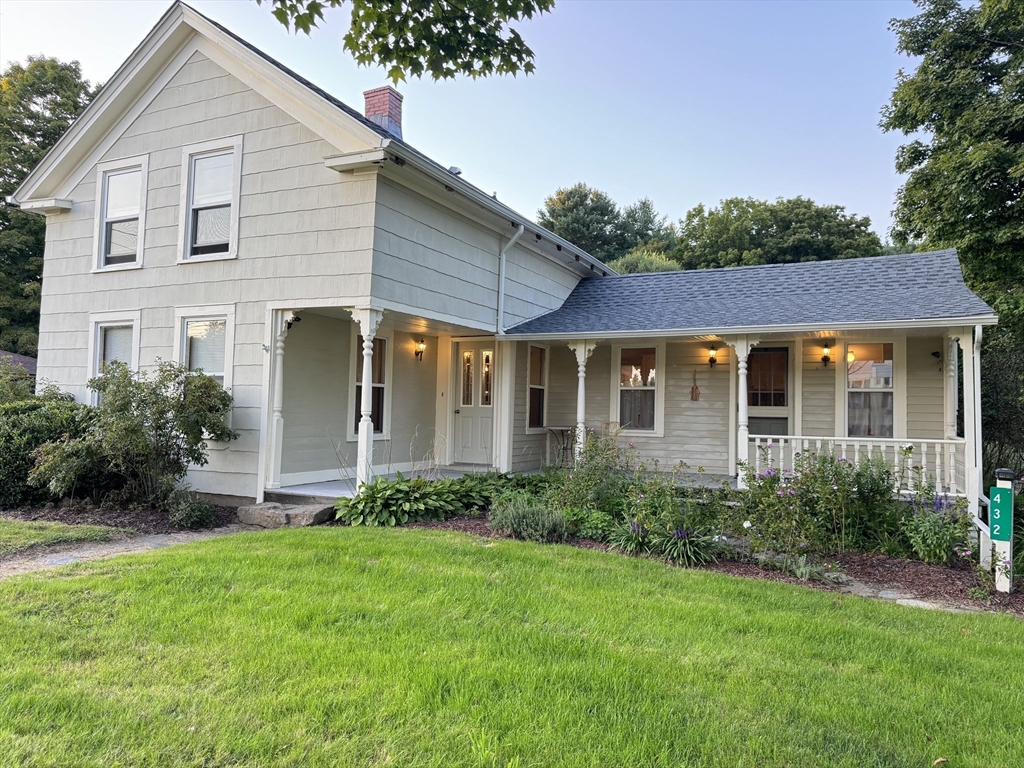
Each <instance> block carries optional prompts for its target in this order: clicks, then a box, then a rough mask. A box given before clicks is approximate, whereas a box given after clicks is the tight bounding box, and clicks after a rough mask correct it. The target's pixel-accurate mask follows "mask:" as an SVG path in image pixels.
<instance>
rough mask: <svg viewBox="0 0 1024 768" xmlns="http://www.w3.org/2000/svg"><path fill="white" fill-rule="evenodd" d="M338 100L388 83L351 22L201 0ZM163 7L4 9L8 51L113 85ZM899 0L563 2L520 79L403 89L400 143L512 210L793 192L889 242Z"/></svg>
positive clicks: (534, 33)
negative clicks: (562, 194) (290, 21)
mask: <svg viewBox="0 0 1024 768" xmlns="http://www.w3.org/2000/svg"><path fill="white" fill-rule="evenodd" d="M191 4H192V5H193V6H194V7H196V8H197V9H198V10H200V11H201V12H203V13H205V14H206V15H208V16H210V17H212V18H213V19H215V20H217V21H219V22H220V23H221V24H223V25H225V26H226V27H228V28H230V29H232V30H233V31H234V32H236V33H237V34H239V35H241V36H242V37H244V38H246V39H247V40H249V41H250V42H251V43H253V44H254V45H256V46H257V47H259V48H261V49H262V50H264V51H266V52H267V53H268V54H270V55H271V56H273V57H274V58H276V59H278V60H279V61H281V62H283V63H284V64H286V65H287V66H289V67H291V68H292V69H294V70H296V71H297V72H299V73H300V74H302V75H303V76H305V77H307V78H308V79H310V80H312V81H313V82H315V83H317V84H318V85H320V86H321V87H323V88H325V89H326V90H328V91H330V92H331V93H333V94H334V95H335V96H337V97H338V98H340V99H342V100H343V101H345V102H347V103H348V104H350V105H352V106H354V107H356V108H357V109H362V104H363V99H362V92H363V91H364V90H366V89H368V88H372V87H375V86H378V85H382V84H384V83H385V82H387V79H386V77H385V76H384V73H383V70H380V69H373V68H366V67H358V66H357V65H356V64H355V63H354V62H353V61H352V59H351V58H350V57H349V56H348V55H347V54H346V53H345V52H344V51H342V49H341V45H340V40H341V37H342V35H343V34H344V33H345V31H346V28H347V13H346V11H345V10H344V9H342V10H340V11H329V12H328V13H327V14H326V20H325V22H324V23H322V24H321V26H320V28H319V29H318V30H315V31H314V32H313V34H312V37H311V38H307V37H306V36H305V35H303V34H299V35H296V34H294V33H289V32H286V31H285V29H284V27H282V26H281V25H280V24H278V23H277V21H276V20H274V19H273V17H271V15H270V11H269V6H268V5H267V4H264V5H263V6H259V5H257V4H256V3H255V2H253V1H252V0H193V2H192V3H191ZM169 5H170V2H169V0H160V1H154V2H150V1H149V0H120V2H117V1H114V2H109V1H101V0H71V1H67V0H31V1H29V0H0V61H2V62H3V64H4V66H6V63H7V62H8V61H12V60H23V59H24V58H25V57H26V56H27V55H29V54H33V53H45V54H47V55H50V56H56V57H58V58H60V59H63V60H78V61H79V62H81V64H82V68H83V71H84V73H85V76H86V77H87V78H89V79H91V80H93V81H105V80H106V79H108V78H109V77H110V76H111V74H113V72H114V71H115V70H116V69H117V67H118V66H119V65H120V64H121V63H122V62H123V60H124V59H125V58H126V57H127V56H128V55H129V54H130V53H131V51H132V49H133V48H134V47H135V46H136V45H137V44H138V43H139V42H140V41H141V40H142V38H143V36H144V35H145V34H146V33H147V32H148V31H149V29H150V28H151V27H152V26H153V24H155V23H156V21H157V20H158V19H159V18H160V16H161V14H162V13H163V12H164V11H165V10H166V9H167V8H168V7H169ZM914 10H915V8H914V6H913V4H912V3H911V2H910V0H799V1H798V0H789V1H786V0H747V1H743V0H708V1H706V2H683V1H679V2H670V1H669V0H662V1H661V2H645V1H643V0H627V1H626V2H613V1H612V0H605V1H602V2H599V1H597V0H575V1H574V0H559V1H558V4H557V5H556V7H555V9H554V11H553V12H552V13H550V14H546V15H544V16H541V17H539V18H538V19H535V20H534V21H532V22H529V23H527V24H524V25H521V26H520V27H519V28H520V32H521V33H522V34H523V36H524V37H525V38H526V41H527V43H528V44H529V45H530V46H531V47H532V48H533V49H534V51H535V52H536V54H537V58H536V63H537V72H536V74H534V75H531V76H529V77H523V76H520V77H518V78H515V79H513V78H511V77H500V78H498V77H496V78H488V79H483V80H477V81H473V80H469V79H461V78H460V79H458V80H455V81H447V82H442V83H435V82H433V81H430V80H412V81H410V82H408V83H404V84H400V85H399V90H400V91H401V92H402V93H403V94H404V95H405V102H404V105H403V107H404V115H403V131H404V135H405V139H406V141H408V142H409V143H411V144H412V145H413V146H415V147H417V148H418V149H419V150H421V151H422V152H424V153H426V154H427V155H429V156H430V157H432V158H434V159H435V160H437V161H438V162H440V163H443V164H445V165H456V166H458V167H460V168H462V170H463V172H464V174H463V175H464V178H466V179H467V180H469V181H471V182H473V183H474V184H476V185H478V186H480V187H481V188H483V189H484V190H486V191H487V192H497V194H498V197H499V199H501V200H502V201H503V202H505V203H506V204H508V205H511V206H512V207H513V208H515V209H517V210H519V211H520V212H521V213H523V214H525V215H527V216H531V217H535V214H536V211H537V209H538V208H539V207H540V205H541V204H542V202H543V200H544V198H545V197H546V196H547V195H548V194H550V193H551V192H553V191H554V190H555V189H556V188H557V187H559V186H568V185H570V184H573V183H575V182H577V181H585V182H586V183H588V184H590V185H591V186H595V187H597V188H599V189H602V190H604V191H606V192H608V193H609V194H610V195H611V196H612V197H613V198H614V199H615V200H616V201H617V202H619V203H620V204H623V205H624V204H628V203H630V202H632V201H634V200H636V199H638V198H641V197H649V198H651V200H653V201H654V204H655V206H656V207H657V208H658V210H659V211H661V212H662V213H664V214H667V215H668V216H669V218H670V219H677V218H680V217H681V216H682V215H683V214H684V213H685V212H686V211H687V210H688V209H689V208H691V207H693V206H694V205H696V204H698V203H705V204H708V205H715V204H717V202H718V201H719V200H721V199H723V198H726V197H734V196H740V197H747V196H751V197H756V198H766V199H774V198H776V197H780V196H781V197H791V196H795V195H804V196H806V197H810V198H812V199H814V200H815V201H817V202H819V203H823V204H824V203H828V204H838V205H843V206H846V209H847V211H848V212H850V213H856V214H859V215H867V216H870V217H871V221H872V225H873V227H874V229H875V230H876V231H877V232H878V233H879V234H880V235H882V237H883V238H884V237H885V235H886V232H887V229H888V227H889V225H890V211H891V209H892V207H893V201H894V196H895V193H896V190H897V188H898V187H899V185H900V178H899V176H897V174H896V173H895V171H894V170H893V157H894V153H895V150H896V147H897V146H898V145H899V143H900V142H901V137H900V136H899V135H892V134H889V135H886V134H883V133H882V132H881V130H880V129H879V128H878V120H879V110H880V109H881V107H882V106H883V105H884V104H885V103H886V102H887V101H888V98H889V94H890V92H891V90H892V87H893V85H894V83H895V79H896V74H897V72H898V70H899V69H900V67H904V68H910V67H912V66H913V62H911V61H910V60H909V59H906V58H904V57H900V56H898V55H897V54H896V52H895V38H894V36H893V35H892V33H890V32H889V31H888V29H887V25H888V22H889V19H891V18H892V17H894V16H896V17H907V16H911V15H913V13H914Z"/></svg>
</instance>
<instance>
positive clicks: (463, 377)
mask: <svg viewBox="0 0 1024 768" xmlns="http://www.w3.org/2000/svg"><path fill="white" fill-rule="evenodd" d="M456 362H457V365H458V383H457V386H456V387H455V392H456V400H455V461H456V462H457V463H461V464H487V465H491V464H492V463H493V460H494V452H493V450H492V446H491V442H492V437H493V435H494V384H495V378H494V343H493V342H492V341H483V342H481V341H476V342H460V343H459V346H458V354H457V357H456Z"/></svg>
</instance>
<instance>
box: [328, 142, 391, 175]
mask: <svg viewBox="0 0 1024 768" xmlns="http://www.w3.org/2000/svg"><path fill="white" fill-rule="evenodd" d="M387 159H388V157H387V153H385V152H384V150H383V149H381V148H378V149H369V150H366V151H365V152H346V153H344V154H341V155H330V156H328V157H325V158H324V165H325V166H327V167H328V168H330V169H331V170H332V171H341V172H342V173H344V172H346V171H355V170H360V169H363V168H370V167H373V166H377V165H380V164H381V163H383V162H384V161H385V160H387Z"/></svg>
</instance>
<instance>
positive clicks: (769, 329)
mask: <svg viewBox="0 0 1024 768" xmlns="http://www.w3.org/2000/svg"><path fill="white" fill-rule="evenodd" d="M556 311H557V310H556ZM524 322H529V321H528V320H527V321H524ZM998 322H999V319H998V318H997V317H996V316H995V315H976V316H973V317H938V318H928V319H926V320H888V321H886V320H880V321H878V322H870V323H803V324H798V325H750V326H735V327H732V328H666V329H662V330H650V331H566V332H564V333H515V331H514V329H509V331H507V332H506V333H505V337H506V338H508V340H509V341H549V340H561V339H598V340H600V339H638V338H652V337H665V338H672V337H694V336H719V337H722V336H735V335H737V334H744V333H747V334H749V333H755V334H769V333H805V332H807V331H826V330H827V331H835V332H839V331H872V330H875V331H877V330H891V329H894V328H948V327H950V326H955V325H996V324H997V323H998Z"/></svg>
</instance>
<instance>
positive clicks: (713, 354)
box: [708, 344, 718, 368]
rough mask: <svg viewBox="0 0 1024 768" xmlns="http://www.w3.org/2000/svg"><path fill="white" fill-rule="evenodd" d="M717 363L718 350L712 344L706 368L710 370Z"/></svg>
mask: <svg viewBox="0 0 1024 768" xmlns="http://www.w3.org/2000/svg"><path fill="white" fill-rule="evenodd" d="M717 362H718V349H717V347H715V345H714V344H712V345H711V349H709V350H708V366H710V367H711V368H714V367H715V363H717Z"/></svg>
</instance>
